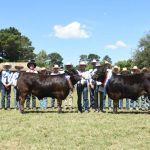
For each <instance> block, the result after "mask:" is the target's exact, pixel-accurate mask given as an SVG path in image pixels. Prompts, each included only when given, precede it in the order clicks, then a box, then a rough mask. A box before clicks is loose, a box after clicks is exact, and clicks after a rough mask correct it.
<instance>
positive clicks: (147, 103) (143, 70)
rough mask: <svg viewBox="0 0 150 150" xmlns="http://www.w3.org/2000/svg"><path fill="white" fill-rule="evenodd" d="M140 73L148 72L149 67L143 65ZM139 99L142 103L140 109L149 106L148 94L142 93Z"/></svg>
mask: <svg viewBox="0 0 150 150" xmlns="http://www.w3.org/2000/svg"><path fill="white" fill-rule="evenodd" d="M141 73H144V74H146V73H149V69H148V68H146V67H143V68H142V69H141ZM141 101H142V105H141V107H142V110H143V111H144V110H146V109H148V108H147V107H149V105H150V101H149V99H148V96H145V95H142V96H141ZM145 105H146V106H145Z"/></svg>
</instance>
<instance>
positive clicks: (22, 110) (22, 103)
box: [19, 96, 25, 113]
mask: <svg viewBox="0 0 150 150" xmlns="http://www.w3.org/2000/svg"><path fill="white" fill-rule="evenodd" d="M24 102H25V97H21V96H19V105H20V113H24Z"/></svg>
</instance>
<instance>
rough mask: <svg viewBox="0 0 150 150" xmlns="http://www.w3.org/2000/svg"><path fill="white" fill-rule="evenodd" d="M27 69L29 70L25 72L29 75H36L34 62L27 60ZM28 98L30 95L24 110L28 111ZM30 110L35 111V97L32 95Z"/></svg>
mask: <svg viewBox="0 0 150 150" xmlns="http://www.w3.org/2000/svg"><path fill="white" fill-rule="evenodd" d="M27 67H28V68H29V69H28V70H27V71H26V72H30V73H38V72H37V71H36V70H35V68H36V63H35V60H29V61H28V63H27ZM30 98H31V95H28V96H27V101H26V109H27V110H29V109H30ZM32 109H33V110H36V97H35V96H34V95H32Z"/></svg>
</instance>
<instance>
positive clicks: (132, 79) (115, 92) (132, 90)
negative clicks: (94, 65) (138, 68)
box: [93, 66, 150, 113]
mask: <svg viewBox="0 0 150 150" xmlns="http://www.w3.org/2000/svg"><path fill="white" fill-rule="evenodd" d="M103 68H105V66H103ZM106 75H107V72H106V69H101V70H100V71H97V72H95V75H94V76H93V79H95V80H96V79H97V80H99V81H101V82H102V83H104V82H105V78H104V77H103V76H106ZM102 77H103V78H102ZM104 84H105V83H104ZM106 91H107V94H108V96H109V97H110V98H111V99H112V100H113V112H114V113H117V108H118V103H119V99H123V98H130V99H133V100H137V99H138V97H140V96H141V95H145V96H150V73H139V74H129V75H116V74H112V77H111V78H110V79H109V80H108V82H107V84H106Z"/></svg>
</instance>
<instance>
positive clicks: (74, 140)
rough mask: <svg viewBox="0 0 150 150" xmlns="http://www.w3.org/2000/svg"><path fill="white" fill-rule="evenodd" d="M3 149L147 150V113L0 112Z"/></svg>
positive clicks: (149, 118)
mask: <svg viewBox="0 0 150 150" xmlns="http://www.w3.org/2000/svg"><path fill="white" fill-rule="evenodd" d="M75 103H76V100H75ZM75 110H76V109H75ZM5 149H6V150H7V149H8V150H20V149H21V150H29V149H31V150H37V149H38V150H39V149H44V150H45V149H46V150H47V149H49V150H53V149H54V150H57V149H58V150H71V149H73V150H105V149H110V150H122V149H123V150H129V149H130V150H132V149H133V150H135V149H137V150H148V149H150V114H148V113H146V112H140V113H129V112H120V113H119V114H112V113H108V112H107V113H95V112H93V110H91V112H90V113H82V114H80V113H77V112H76V111H74V112H73V113H69V112H68V111H65V112H64V113H61V114H58V113H57V110H52V109H50V108H48V109H47V110H46V111H43V112H42V111H40V110H38V111H28V112H27V113H25V114H23V115H22V114H20V113H19V112H18V111H15V110H14V109H11V110H0V150H5Z"/></svg>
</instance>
